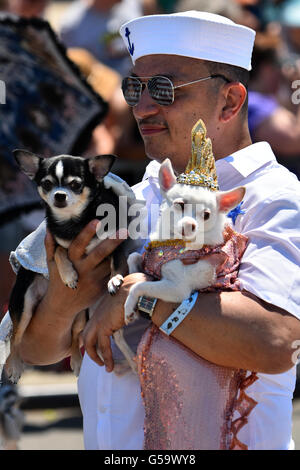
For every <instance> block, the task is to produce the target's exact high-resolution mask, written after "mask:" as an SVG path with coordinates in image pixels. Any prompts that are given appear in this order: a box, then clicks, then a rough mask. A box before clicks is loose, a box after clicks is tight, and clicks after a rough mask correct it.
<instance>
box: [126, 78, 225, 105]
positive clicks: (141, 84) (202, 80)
mask: <svg viewBox="0 0 300 470" xmlns="http://www.w3.org/2000/svg"><path fill="white" fill-rule="evenodd" d="M128 78H132V79H134V80H136V81H137V82H138V83H139V85H140V89H139V98H138V101H137V103H135V104H133V105H132V104H129V103H128V101H127V100H126V97H125V92H124V86H125V85H124V84H125V80H127V79H128ZM156 78H163V79H165V80H167V81H168V82H169V83H170V85H171V88H170V89H172V101H171V103H169V104H165V103H164V104H163V103H160V102H159V101H158V99H157V98H156V97H154V96H152V95H151V89H150V88H149V83H150V82H151V80H153V79H156ZM212 78H222V79H223V80H225V82H227V83H230V82H231V80H229V79H228V78H226V77H225V76H224V75H222V74H219V73H217V74H212V75H209V76H208V77H203V78H199V79H198V80H193V81H192V82H187V83H182V84H181V85H176V86H174V85H173V82H172V80H171V79H170V78H169V77H165V76H164V75H153V76H152V77H133V76H128V77H124V78H123V80H122V92H123V96H124V99H125V101H126V103H127V104H128V106H130V107H132V108H134V107H135V106H136V105H138V104H139V102H140V100H141V96H142V93H143V91H144V90H145V88H146V87H147V89H148V92H149V94H150V96H151V98H152V99H153V100H154V101H155V102H156V103H158V104H159V105H160V106H170V105H171V104H173V103H174V100H175V92H174V90H176V89H177V88H182V87H185V86H187V85H193V84H194V83H199V82H204V81H205V80H210V79H212ZM141 80H147V82H146V83H145V82H142V81H141Z"/></svg>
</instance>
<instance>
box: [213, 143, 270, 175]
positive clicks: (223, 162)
mask: <svg viewBox="0 0 300 470" xmlns="http://www.w3.org/2000/svg"><path fill="white" fill-rule="evenodd" d="M274 160H275V155H274V153H273V151H272V149H271V147H270V145H269V144H268V143H267V142H257V143H255V144H252V145H249V146H248V147H245V148H243V149H241V150H238V151H237V152H234V153H233V154H231V155H228V157H225V158H221V159H220V160H217V161H216V168H217V172H218V173H222V172H223V171H226V170H227V171H228V169H229V167H230V166H231V167H233V168H234V169H235V170H236V171H238V172H239V173H240V175H242V176H243V177H244V178H247V177H248V176H249V175H251V173H254V171H256V170H258V169H259V168H261V167H262V166H264V165H265V164H266V163H269V162H271V161H274Z"/></svg>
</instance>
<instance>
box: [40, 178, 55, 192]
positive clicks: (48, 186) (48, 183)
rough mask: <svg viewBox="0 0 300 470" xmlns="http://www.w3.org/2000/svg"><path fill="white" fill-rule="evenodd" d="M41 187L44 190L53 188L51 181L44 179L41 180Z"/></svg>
mask: <svg viewBox="0 0 300 470" xmlns="http://www.w3.org/2000/svg"><path fill="white" fill-rule="evenodd" d="M42 188H43V189H44V190H45V191H51V189H52V188H53V183H52V181H50V180H44V181H42Z"/></svg>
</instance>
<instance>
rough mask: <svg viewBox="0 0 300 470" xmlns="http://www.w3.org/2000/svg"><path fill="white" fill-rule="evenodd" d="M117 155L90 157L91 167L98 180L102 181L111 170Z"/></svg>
mask: <svg viewBox="0 0 300 470" xmlns="http://www.w3.org/2000/svg"><path fill="white" fill-rule="evenodd" d="M115 159H116V157H115V156H114V155H97V156H96V157H92V158H89V159H88V160H89V169H90V172H91V173H93V175H94V176H95V178H96V180H97V181H102V180H103V178H104V176H106V175H107V173H108V172H109V171H110V169H111V167H112V166H113V163H114V161H115Z"/></svg>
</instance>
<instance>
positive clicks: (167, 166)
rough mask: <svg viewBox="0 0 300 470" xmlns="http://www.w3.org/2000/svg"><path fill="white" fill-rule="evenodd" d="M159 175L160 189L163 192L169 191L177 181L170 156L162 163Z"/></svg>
mask: <svg viewBox="0 0 300 470" xmlns="http://www.w3.org/2000/svg"><path fill="white" fill-rule="evenodd" d="M158 176H159V185H160V189H161V190H162V191H163V192H167V191H169V189H171V188H172V186H174V184H175V183H176V176H175V174H174V171H173V168H172V164H171V161H170V160H169V159H168V158H166V159H165V160H164V161H163V162H162V164H161V165H160V169H159V175H158Z"/></svg>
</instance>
